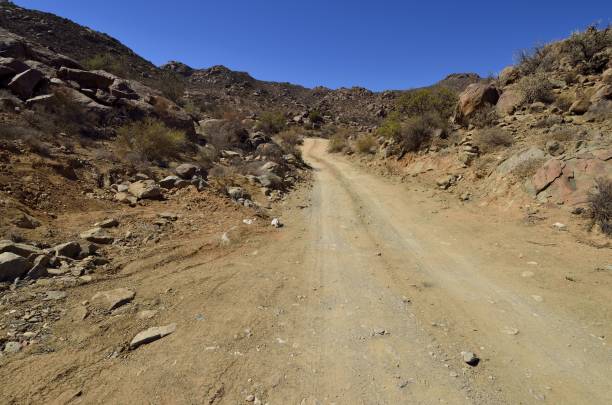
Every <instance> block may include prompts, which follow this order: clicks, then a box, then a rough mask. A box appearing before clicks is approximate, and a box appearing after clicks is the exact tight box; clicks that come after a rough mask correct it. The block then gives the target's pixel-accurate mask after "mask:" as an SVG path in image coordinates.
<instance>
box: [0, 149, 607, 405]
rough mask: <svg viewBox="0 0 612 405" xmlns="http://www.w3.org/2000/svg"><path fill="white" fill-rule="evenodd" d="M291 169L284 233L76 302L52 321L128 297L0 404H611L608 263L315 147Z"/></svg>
mask: <svg viewBox="0 0 612 405" xmlns="http://www.w3.org/2000/svg"><path fill="white" fill-rule="evenodd" d="M304 156H305V159H306V160H307V161H308V162H309V163H310V164H311V165H312V167H313V169H314V180H313V183H312V185H311V186H310V187H308V186H305V187H303V188H302V189H301V190H299V191H298V192H296V193H294V194H293V195H292V197H291V198H290V199H289V200H287V202H286V204H284V206H283V207H281V208H280V209H281V210H282V211H281V214H282V220H283V222H284V223H285V227H284V228H281V229H278V230H276V229H275V230H271V229H270V230H266V229H263V228H261V227H260V228H257V226H256V225H253V228H252V229H259V230H258V231H252V230H251V231H250V230H249V227H248V226H240V227H238V228H236V229H235V230H233V231H231V232H230V233H229V235H230V239H231V240H232V241H234V242H233V243H231V244H230V245H229V246H225V247H217V246H216V245H215V244H214V243H211V239H210V238H211V236H210V235H209V234H206V235H200V234H199V233H198V232H197V231H194V232H191V233H187V234H185V235H183V236H180V237H177V238H176V239H173V240H170V241H167V242H164V243H161V244H160V245H159V247H158V248H156V249H155V250H152V251H151V252H149V253H146V254H145V253H141V254H140V255H139V256H138V255H137V256H135V257H138V260H134V261H133V262H132V263H131V264H129V265H128V266H126V267H125V268H124V269H123V270H122V271H121V272H120V273H119V274H118V275H117V277H114V278H112V279H108V280H103V281H101V282H99V283H91V284H88V285H85V286H82V287H81V288H79V289H74V290H73V291H71V292H70V294H69V296H68V298H67V300H66V301H65V302H64V303H63V305H64V306H65V308H66V309H67V310H68V311H69V312H68V313H71V312H70V311H77V312H78V307H79V306H80V305H81V302H82V301H84V300H89V299H90V298H91V296H92V295H93V294H94V293H95V292H96V291H100V290H108V289H111V288H118V287H129V288H132V289H133V290H135V291H136V298H135V300H134V301H133V302H132V303H131V304H130V305H126V306H124V307H122V309H120V310H116V311H115V312H113V313H112V314H111V315H108V316H105V317H99V316H93V315H92V316H89V317H86V318H85V319H84V320H81V319H78V318H79V317H78V316H77V317H74V318H71V316H65V317H63V318H62V320H61V321H60V322H58V323H57V324H55V325H54V326H53V331H54V334H55V335H57V336H60V337H61V339H60V342H61V343H58V344H57V347H56V349H55V350H54V351H53V352H49V353H28V352H27V351H22V352H21V353H18V354H16V355H12V356H10V357H5V358H3V359H1V360H0V361H1V364H2V367H1V368H0V377H1V378H2V381H3V384H2V385H1V387H0V393H1V398H2V401H1V402H3V403H74V404H81V403H82V404H97V403H112V404H141V403H142V404H169V403H177V404H201V403H208V404H238V403H248V402H247V399H248V400H251V401H252V402H255V403H262V404H265V403H269V404H404V403H406V404H432V403H450V404H464V403H465V404H531V403H549V404H561V403H567V404H610V403H612V351H611V348H610V347H609V344H608V340H609V337H610V336H611V335H612V311H611V309H612V299H611V295H610V294H611V293H610V291H611V284H612V283H611V282H612V271H611V270H610V267H609V266H610V264H612V263H611V254H610V250H609V249H597V248H595V247H591V246H588V245H585V244H579V243H577V242H576V241H575V239H574V238H573V237H572V236H571V235H570V234H569V233H568V232H559V231H555V230H553V229H552V228H550V227H528V226H526V225H525V224H523V223H521V221H519V220H516V219H515V218H509V217H504V216H501V215H494V212H493V211H491V212H489V211H487V210H489V208H477V207H475V206H474V207H471V206H469V205H463V204H460V203H458V202H448V201H444V200H443V199H440V198H438V197H433V196H434V194H432V193H431V190H427V189H425V188H420V187H419V186H417V185H411V184H394V183H393V182H392V181H390V180H386V179H384V178H381V177H378V176H376V175H374V174H371V173H367V172H366V171H364V169H360V168H358V167H356V166H355V165H352V164H351V163H349V162H348V161H346V160H344V158H343V157H340V156H336V155H329V154H328V153H327V152H326V142H325V141H323V140H314V139H309V140H306V143H305V145H304ZM260 221H261V220H260ZM236 225H238V224H236ZM262 229H263V230H262ZM218 236H219V235H217V236H216V237H217V238H218ZM142 310H149V311H155V312H149V313H148V314H149V315H152V314H154V315H153V316H152V317H151V318H150V319H140V318H141V317H142V312H141V311H142ZM139 314H140V315H141V316H140V317H139ZM73 319H75V320H73ZM170 323H176V324H177V330H176V332H174V333H173V334H171V335H169V336H166V337H164V338H162V339H160V340H157V341H155V342H153V343H150V344H147V345H144V346H141V347H139V348H137V349H135V350H127V349H126V344H127V343H128V342H129V341H130V340H131V339H132V337H133V336H134V335H135V334H136V333H138V332H140V331H141V330H143V329H146V328H147V327H149V326H157V325H167V324H170ZM462 351H471V352H474V353H475V354H476V355H477V356H478V357H479V358H480V362H479V364H478V365H476V366H470V365H467V364H465V363H464V361H463V358H462V355H461V352H462Z"/></svg>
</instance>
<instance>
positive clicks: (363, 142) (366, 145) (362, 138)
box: [355, 134, 377, 153]
mask: <svg viewBox="0 0 612 405" xmlns="http://www.w3.org/2000/svg"><path fill="white" fill-rule="evenodd" d="M376 145H377V142H376V139H374V137H373V136H372V134H361V135H359V136H358V137H357V140H356V141H355V149H356V150H357V152H359V153H372V152H374V150H375V148H376Z"/></svg>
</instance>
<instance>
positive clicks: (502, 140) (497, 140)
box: [474, 128, 514, 153]
mask: <svg viewBox="0 0 612 405" xmlns="http://www.w3.org/2000/svg"><path fill="white" fill-rule="evenodd" d="M474 142H475V144H476V145H477V146H478V149H479V150H480V151H481V152H483V153H489V152H492V151H494V150H496V149H498V148H501V147H508V146H511V145H512V143H513V142H514V138H513V137H512V134H510V133H509V132H508V131H505V130H503V129H501V128H486V129H481V130H479V131H477V132H476V134H475V136H474Z"/></svg>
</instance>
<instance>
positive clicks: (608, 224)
mask: <svg viewBox="0 0 612 405" xmlns="http://www.w3.org/2000/svg"><path fill="white" fill-rule="evenodd" d="M595 184H596V186H597V190H596V191H595V192H593V193H591V195H590V196H589V204H590V208H591V218H592V219H593V222H594V223H596V224H597V225H599V227H600V229H601V231H602V232H603V233H604V234H606V235H608V236H612V180H611V179H606V178H599V179H597V180H596V181H595Z"/></svg>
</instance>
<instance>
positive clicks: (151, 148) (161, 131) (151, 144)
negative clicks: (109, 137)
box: [117, 118, 185, 161]
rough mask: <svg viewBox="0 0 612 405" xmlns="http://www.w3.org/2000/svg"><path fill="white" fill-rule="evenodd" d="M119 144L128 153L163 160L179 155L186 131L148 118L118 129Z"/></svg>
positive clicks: (151, 159)
mask: <svg viewBox="0 0 612 405" xmlns="http://www.w3.org/2000/svg"><path fill="white" fill-rule="evenodd" d="M117 144H118V145H119V147H120V148H121V149H122V150H123V151H124V152H125V154H126V155H127V154H128V153H129V152H131V153H132V154H136V155H138V156H140V157H141V158H142V159H145V160H148V161H163V160H165V159H168V158H172V157H176V156H177V155H178V153H179V152H180V151H181V149H182V147H183V146H184V145H185V133H184V132H182V131H178V130H174V129H170V128H168V127H167V126H166V125H165V124H164V123H162V122H161V121H158V120H155V119H152V118H147V119H145V120H143V121H136V122H132V123H129V124H126V125H124V126H122V127H120V128H119V129H117Z"/></svg>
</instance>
